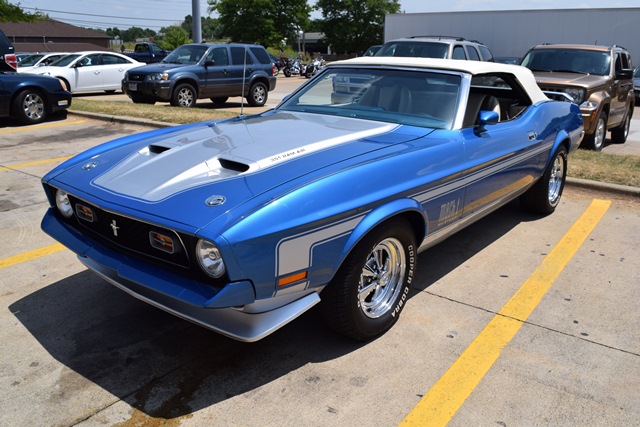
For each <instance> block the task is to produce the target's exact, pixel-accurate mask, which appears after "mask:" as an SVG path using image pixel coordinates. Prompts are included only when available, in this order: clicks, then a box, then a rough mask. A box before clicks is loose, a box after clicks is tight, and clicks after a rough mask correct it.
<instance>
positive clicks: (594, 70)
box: [521, 49, 611, 76]
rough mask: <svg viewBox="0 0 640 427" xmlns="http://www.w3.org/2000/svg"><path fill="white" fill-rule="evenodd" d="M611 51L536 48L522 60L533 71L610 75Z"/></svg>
mask: <svg viewBox="0 0 640 427" xmlns="http://www.w3.org/2000/svg"><path fill="white" fill-rule="evenodd" d="M610 58H611V55H609V52H601V51H596V50H581V49H535V50H531V51H529V53H527V56H525V57H524V59H523V60H522V64H521V65H523V66H525V67H527V68H529V69H530V70H531V71H548V72H552V71H554V72H563V73H579V74H595V75H597V76H607V75H609V70H610V68H611V59H610Z"/></svg>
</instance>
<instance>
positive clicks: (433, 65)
mask: <svg viewBox="0 0 640 427" xmlns="http://www.w3.org/2000/svg"><path fill="white" fill-rule="evenodd" d="M331 65H375V66H384V65H390V66H397V67H413V68H430V69H437V70H449V71H459V72H463V73H467V74H471V75H476V74H487V73H509V74H513V75H514V76H515V77H516V78H517V79H518V81H519V82H520V84H521V85H522V87H523V88H524V90H526V91H527V93H528V94H529V97H530V98H531V101H532V102H533V103H534V104H535V103H536V102H540V101H548V100H549V98H547V97H546V95H545V94H544V93H543V92H542V90H541V89H540V88H539V87H538V85H537V84H536V79H535V77H534V76H533V73H532V72H531V70H529V69H528V68H526V67H521V66H520V65H512V64H502V63H497V62H486V61H464V60H460V59H439V58H414V57H399V56H368V57H360V58H353V59H346V60H344V61H336V62H332V63H331Z"/></svg>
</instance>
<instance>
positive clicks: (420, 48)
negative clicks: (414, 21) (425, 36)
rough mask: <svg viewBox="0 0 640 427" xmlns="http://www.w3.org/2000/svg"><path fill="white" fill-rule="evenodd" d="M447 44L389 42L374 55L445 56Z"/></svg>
mask: <svg viewBox="0 0 640 427" xmlns="http://www.w3.org/2000/svg"><path fill="white" fill-rule="evenodd" d="M448 47H449V45H448V44H446V43H439V42H389V43H386V44H384V45H383V46H382V48H381V49H380V50H379V51H378V53H376V56H406V57H418V58H446V57H447V49H448Z"/></svg>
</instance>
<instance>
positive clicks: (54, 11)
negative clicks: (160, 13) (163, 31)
mask: <svg viewBox="0 0 640 427" xmlns="http://www.w3.org/2000/svg"><path fill="white" fill-rule="evenodd" d="M23 9H27V10H37V11H41V12H51V13H64V14H67V15H82V16H93V17H96V18H115V19H130V20H133V21H139V20H140V18H130V17H127V16H111V15H94V14H91V13H78V12H64V11H61V10H50V9H38V8H35V7H23ZM144 20H145V21H162V22H176V20H175V19H154V18H144Z"/></svg>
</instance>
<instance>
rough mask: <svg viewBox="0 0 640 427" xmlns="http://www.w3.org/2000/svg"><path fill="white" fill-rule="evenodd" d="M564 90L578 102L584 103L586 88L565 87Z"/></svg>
mask: <svg viewBox="0 0 640 427" xmlns="http://www.w3.org/2000/svg"><path fill="white" fill-rule="evenodd" d="M564 92H565V93H566V94H567V95H569V96H570V97H572V98H573V100H574V101H575V103H576V104H578V105H580V104H582V101H583V99H584V89H579V88H575V87H570V88H567V89H565V90H564Z"/></svg>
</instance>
